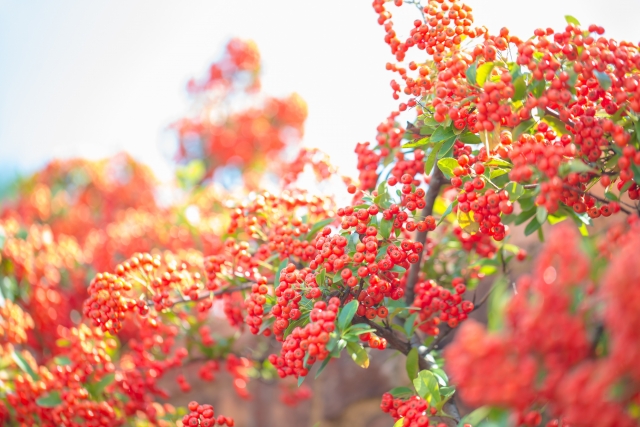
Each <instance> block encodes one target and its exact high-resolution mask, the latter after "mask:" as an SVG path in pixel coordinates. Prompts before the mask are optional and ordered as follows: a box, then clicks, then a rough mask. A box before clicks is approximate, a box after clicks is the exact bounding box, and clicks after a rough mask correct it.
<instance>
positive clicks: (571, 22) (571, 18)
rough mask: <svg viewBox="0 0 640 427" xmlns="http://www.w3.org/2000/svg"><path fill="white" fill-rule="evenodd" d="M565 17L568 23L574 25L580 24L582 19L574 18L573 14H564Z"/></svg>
mask: <svg viewBox="0 0 640 427" xmlns="http://www.w3.org/2000/svg"><path fill="white" fill-rule="evenodd" d="M564 19H565V20H566V21H567V24H572V25H575V26H576V27H579V26H580V21H578V20H577V19H576V18H574V17H573V16H571V15H564Z"/></svg>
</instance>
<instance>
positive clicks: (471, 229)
mask: <svg viewBox="0 0 640 427" xmlns="http://www.w3.org/2000/svg"><path fill="white" fill-rule="evenodd" d="M458 225H459V226H460V228H462V229H463V230H464V231H466V232H467V233H471V234H473V233H475V232H477V231H478V230H479V229H480V225H479V224H478V223H477V222H476V221H475V220H474V219H473V211H469V212H462V211H461V210H460V209H458Z"/></svg>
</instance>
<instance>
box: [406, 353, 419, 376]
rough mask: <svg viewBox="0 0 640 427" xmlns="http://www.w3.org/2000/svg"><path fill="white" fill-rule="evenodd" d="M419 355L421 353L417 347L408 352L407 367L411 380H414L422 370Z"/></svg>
mask: <svg viewBox="0 0 640 427" xmlns="http://www.w3.org/2000/svg"><path fill="white" fill-rule="evenodd" d="M419 357H420V354H419V353H418V349H417V348H412V349H411V351H409V354H407V362H406V369H407V375H408V376H409V380H410V381H413V380H414V378H416V377H417V376H418V372H419V371H420V368H419V364H418V358H419Z"/></svg>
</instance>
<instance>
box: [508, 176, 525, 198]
mask: <svg viewBox="0 0 640 427" xmlns="http://www.w3.org/2000/svg"><path fill="white" fill-rule="evenodd" d="M505 190H506V192H507V193H508V194H509V201H510V202H511V203H513V202H515V201H516V200H518V199H519V198H520V196H522V195H523V194H524V187H523V186H522V185H520V184H518V183H517V182H513V181H512V182H510V183H508V184H507V185H506V186H505Z"/></svg>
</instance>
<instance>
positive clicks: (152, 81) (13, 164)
mask: <svg viewBox="0 0 640 427" xmlns="http://www.w3.org/2000/svg"><path fill="white" fill-rule="evenodd" d="M468 3H469V4H470V5H471V6H472V7H474V15H475V18H476V23H477V24H484V25H487V26H488V27H489V28H490V29H491V30H492V31H494V32H497V31H498V30H499V29H500V28H501V27H502V26H507V27H509V28H511V30H512V33H514V34H517V35H519V36H521V37H528V36H530V35H531V34H532V31H533V29H534V28H536V27H547V26H551V27H554V28H560V27H561V26H563V25H564V18H563V17H564V15H565V14H571V15H573V16H575V17H576V18H578V19H579V20H580V21H581V22H582V24H583V25H585V26H586V25H588V24H590V23H598V24H599V25H603V26H604V27H605V28H606V30H607V33H606V35H608V36H610V37H615V38H620V39H626V40H632V41H636V42H637V41H638V39H639V38H640V31H638V30H636V25H637V18H638V16H640V15H639V14H638V12H639V11H640V0H626V1H624V0H608V1H606V2H604V1H591V0H582V1H579V0H572V1H569V0H535V1H520V0H468ZM393 9H395V8H393ZM402 10H404V11H405V12H404V13H403V15H404V16H403V17H404V18H405V19H404V22H411V21H412V20H413V19H414V18H415V12H414V11H413V9H412V8H410V7H407V6H404V7H403V8H402V9H401V11H402ZM376 18H377V15H376V14H375V13H374V12H373V10H372V8H371V1H370V0H324V1H309V0H290V1H285V0H280V1H279V0H242V1H240V0H226V1H220V0H208V1H197V0H182V1H178V0H173V1H166V0H137V1H125V0H110V1H105V0H95V1H86V0H85V1H82V0H74V1H71V0H56V1H51V0H49V1H45V0H12V1H9V0H0V175H4V173H6V172H7V171H9V170H15V169H19V170H23V171H24V170H32V169H34V168H35V167H38V166H40V165H42V164H43V163H44V162H45V161H46V160H47V159H50V158H52V157H54V156H57V157H68V156H76V155H81V156H87V157H91V158H97V157H101V156H105V155H109V154H112V153H114V152H117V151H120V150H127V151H129V152H131V153H132V154H133V155H134V156H135V157H137V158H138V159H140V160H143V161H145V162H147V163H148V164H150V165H151V166H152V167H153V168H154V169H155V170H156V172H158V173H159V174H160V175H161V176H163V177H165V178H166V177H167V176H168V174H169V173H170V172H169V171H170V169H169V164H170V163H169V161H168V158H169V156H168V154H167V147H171V146H172V145H171V141H172V136H171V134H170V133H169V132H167V131H166V130H165V129H166V126H167V124H168V123H170V122H171V121H172V120H173V119H175V118H177V117H179V116H180V114H181V113H183V112H184V111H185V108H186V106H187V105H188V103H187V98H186V96H185V94H184V84H185V82H186V81H187V79H188V78H189V77H190V76H193V75H196V76H200V75H202V73H203V72H204V71H205V69H206V68H207V66H208V64H209V63H210V62H211V60H213V59H215V58H216V56H217V55H218V54H219V53H220V52H221V49H222V47H223V45H224V43H225V42H226V40H228V38H230V37H234V36H237V37H241V38H249V39H253V40H255V41H256V42H257V44H258V47H259V49H260V51H261V54H262V58H263V64H264V78H263V83H264V85H263V86H264V89H265V90H266V92H267V93H269V94H272V95H278V96H281V95H285V94H288V93H290V92H294V91H296V92H298V93H300V94H301V95H302V96H303V98H305V100H306V101H307V102H308V104H309V112H310V114H309V119H308V121H307V127H306V136H305V144H307V145H309V146H316V147H320V148H322V149H323V150H325V151H326V152H328V153H329V154H330V155H331V157H332V160H333V162H334V163H335V164H337V165H338V166H340V167H341V168H342V170H343V171H345V172H348V173H349V170H352V168H353V167H354V163H355V155H354V154H353V148H354V147H355V144H356V143H357V142H362V141H366V140H372V139H373V138H374V137H375V128H376V126H377V124H378V123H379V122H380V121H381V120H383V119H384V118H386V117H387V114H388V112H389V111H390V110H391V109H392V108H394V106H395V105H396V104H395V102H394V101H393V100H392V99H391V91H390V87H389V81H390V79H391V77H392V76H391V74H390V73H389V72H387V71H385V69H384V64H385V63H386V62H387V61H388V60H391V59H392V58H391V57H390V55H389V51H388V47H387V46H386V45H385V44H384V41H383V36H384V33H383V30H382V28H381V27H380V26H379V25H378V24H377V22H376V20H377V19H376ZM401 18H402V17H401ZM401 28H403V27H401V26H400V25H398V26H397V27H396V29H397V30H400V29H401ZM404 28H406V26H405V27H404ZM163 147H164V149H163ZM3 172H4V173H3Z"/></svg>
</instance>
